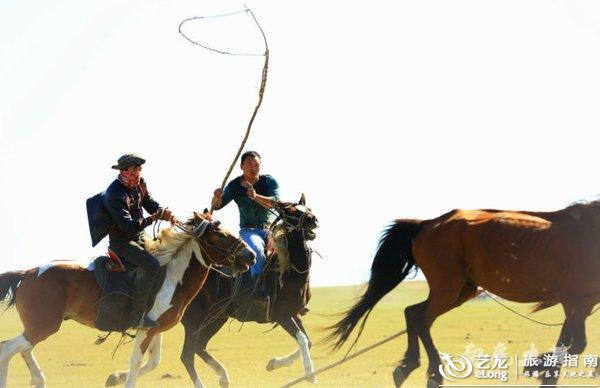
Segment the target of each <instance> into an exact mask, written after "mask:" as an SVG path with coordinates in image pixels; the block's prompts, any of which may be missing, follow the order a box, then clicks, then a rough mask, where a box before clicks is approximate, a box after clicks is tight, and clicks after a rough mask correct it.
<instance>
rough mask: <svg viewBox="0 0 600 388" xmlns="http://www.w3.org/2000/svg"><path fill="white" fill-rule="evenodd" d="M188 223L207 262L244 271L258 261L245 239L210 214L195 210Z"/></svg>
mask: <svg viewBox="0 0 600 388" xmlns="http://www.w3.org/2000/svg"><path fill="white" fill-rule="evenodd" d="M186 225H187V226H188V227H189V228H191V230H192V232H191V233H192V234H193V235H194V237H195V238H196V241H197V242H198V245H199V246H200V249H201V250H202V256H203V257H204V259H205V260H206V264H209V265H217V266H221V265H225V266H228V267H231V268H232V269H234V270H238V271H242V272H243V271H247V270H248V269H249V268H250V266H251V265H252V264H254V262H255V261H256V254H255V253H254V251H252V249H250V247H249V246H248V245H247V244H246V243H245V242H244V241H242V240H241V239H239V238H237V237H235V236H234V235H233V234H232V233H230V232H229V231H228V230H227V229H225V228H223V227H222V226H221V223H220V222H219V221H212V219H211V217H209V216H208V215H203V214H200V213H197V212H194V215H193V216H192V217H191V218H190V219H189V220H188V222H187V223H186Z"/></svg>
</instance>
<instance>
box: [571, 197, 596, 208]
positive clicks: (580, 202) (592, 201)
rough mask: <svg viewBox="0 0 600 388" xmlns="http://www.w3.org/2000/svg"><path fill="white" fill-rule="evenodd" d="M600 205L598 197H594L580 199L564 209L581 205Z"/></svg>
mask: <svg viewBox="0 0 600 388" xmlns="http://www.w3.org/2000/svg"><path fill="white" fill-rule="evenodd" d="M598 206H600V198H596V199H580V200H578V201H575V202H573V203H571V204H570V205H569V206H567V207H566V208H565V209H573V208H581V207H598Z"/></svg>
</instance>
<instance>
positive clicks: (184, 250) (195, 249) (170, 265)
mask: <svg viewBox="0 0 600 388" xmlns="http://www.w3.org/2000/svg"><path fill="white" fill-rule="evenodd" d="M187 238H188V241H187V242H185V243H184V244H183V245H182V246H181V247H180V248H179V249H178V250H177V251H176V252H173V251H171V250H163V249H161V248H162V246H160V245H159V246H156V247H153V249H152V248H151V249H150V252H151V253H152V254H154V255H155V257H156V258H157V259H158V261H159V262H161V264H163V263H165V262H166V263H167V274H166V277H165V281H164V282H163V284H162V286H161V288H160V290H159V291H158V294H156V299H155V300H154V305H153V306H152V309H151V310H150V312H149V313H148V317H149V318H150V319H153V320H157V319H158V318H159V317H160V316H161V315H162V314H163V313H164V312H165V311H167V310H168V309H170V308H171V306H172V305H171V301H172V300H173V295H174V294H175V290H176V289H177V285H178V284H182V283H183V275H184V274H185V271H186V270H187V269H188V267H189V266H190V260H191V258H192V253H194V254H195V255H196V257H197V258H198V259H199V260H201V263H203V260H202V253H201V252H200V247H199V246H198V243H197V242H196V241H195V239H193V238H190V237H187ZM173 253H175V256H170V255H172V254H173ZM167 258H168V260H169V261H166V260H167Z"/></svg>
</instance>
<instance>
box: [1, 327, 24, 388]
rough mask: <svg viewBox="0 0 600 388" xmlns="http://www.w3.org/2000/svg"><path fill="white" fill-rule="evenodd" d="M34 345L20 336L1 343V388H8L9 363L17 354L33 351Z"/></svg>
mask: <svg viewBox="0 0 600 388" xmlns="http://www.w3.org/2000/svg"><path fill="white" fill-rule="evenodd" d="M31 348H32V345H31V344H30V343H29V341H27V339H26V338H25V336H24V335H20V336H18V337H15V338H13V339H11V340H8V341H2V342H1V343H0V387H1V388H4V387H6V379H7V377H8V363H9V362H10V359H11V358H12V357H13V356H14V355H15V354H17V353H19V352H22V351H25V350H27V349H31Z"/></svg>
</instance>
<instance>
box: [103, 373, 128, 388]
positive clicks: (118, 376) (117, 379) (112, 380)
mask: <svg viewBox="0 0 600 388" xmlns="http://www.w3.org/2000/svg"><path fill="white" fill-rule="evenodd" d="M125 380H127V373H123V372H118V373H113V374H112V375H110V376H108V378H107V379H106V383H104V386H105V387H114V386H117V385H119V384H123V383H124V382H125Z"/></svg>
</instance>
